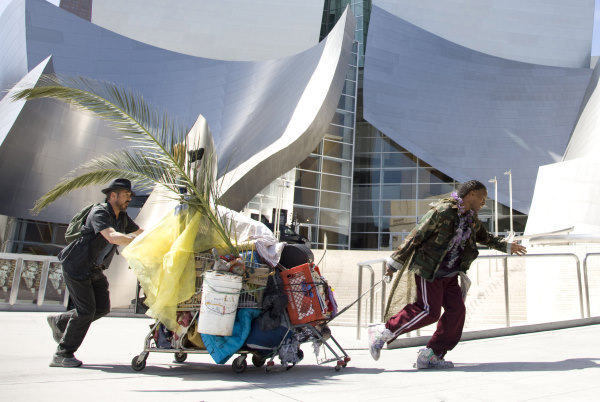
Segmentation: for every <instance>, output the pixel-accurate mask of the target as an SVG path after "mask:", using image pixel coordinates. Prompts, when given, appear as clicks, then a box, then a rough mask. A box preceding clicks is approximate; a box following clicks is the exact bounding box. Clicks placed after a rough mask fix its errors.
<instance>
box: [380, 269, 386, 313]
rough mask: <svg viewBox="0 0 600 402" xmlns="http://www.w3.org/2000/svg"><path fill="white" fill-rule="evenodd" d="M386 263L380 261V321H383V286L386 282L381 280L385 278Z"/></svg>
mask: <svg viewBox="0 0 600 402" xmlns="http://www.w3.org/2000/svg"><path fill="white" fill-rule="evenodd" d="M385 271H386V263H385V261H383V262H382V263H381V279H382V280H381V322H385V286H386V283H385V281H384V280H383V278H385Z"/></svg>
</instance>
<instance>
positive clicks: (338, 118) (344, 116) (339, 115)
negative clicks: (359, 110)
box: [331, 110, 354, 127]
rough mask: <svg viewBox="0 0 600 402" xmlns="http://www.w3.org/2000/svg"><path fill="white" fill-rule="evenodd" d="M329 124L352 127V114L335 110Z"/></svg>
mask: <svg viewBox="0 0 600 402" xmlns="http://www.w3.org/2000/svg"><path fill="white" fill-rule="evenodd" d="M331 123H333V124H337V125H340V126H345V127H354V113H350V112H344V111H340V110H336V111H335V114H334V115H333V119H331Z"/></svg>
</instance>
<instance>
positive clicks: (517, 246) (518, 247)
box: [510, 243, 527, 255]
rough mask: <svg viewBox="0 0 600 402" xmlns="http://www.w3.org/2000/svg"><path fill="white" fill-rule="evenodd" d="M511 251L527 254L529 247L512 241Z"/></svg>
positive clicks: (512, 252)
mask: <svg viewBox="0 0 600 402" xmlns="http://www.w3.org/2000/svg"><path fill="white" fill-rule="evenodd" d="M510 253H511V254H516V255H525V254H527V248H526V247H524V246H522V245H520V244H519V243H511V245H510Z"/></svg>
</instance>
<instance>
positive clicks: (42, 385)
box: [0, 312, 600, 402]
mask: <svg viewBox="0 0 600 402" xmlns="http://www.w3.org/2000/svg"><path fill="white" fill-rule="evenodd" d="M45 316H46V314H45V313H22V312H0V328H2V330H1V331H2V332H1V335H0V362H1V363H0V395H2V400H3V401H11V402H12V401H41V400H43V401H61V402H62V401H65V402H67V401H77V402H82V401H85V402H91V401H107V400H111V401H115V402H116V401H144V402H150V401H161V402H164V401H240V400H259V401H287V400H290V401H328V400H329V401H338V400H345V401H387V400H390V401H391V400H407V401H598V400H600V381H599V379H600V325H590V326H585V327H578V328H570V329H563V330H555V331H547V332H540V333H534V334H526V335H513V336H508V337H500V338H492V339H485V340H473V341H465V342H462V343H461V344H459V346H458V347H457V348H456V349H455V350H454V351H453V352H451V353H450V354H449V355H448V358H449V359H451V360H453V361H454V362H455V364H456V367H455V368H454V369H452V370H443V371H442V370H438V371H425V370H420V371H417V370H416V369H413V368H412V364H413V362H414V360H415V357H416V354H417V350H418V349H419V348H418V347H410V348H403V349H393V350H384V351H383V353H382V356H381V359H380V360H379V361H377V362H375V361H373V360H372V359H371V357H370V355H369V352H368V350H366V348H365V347H364V337H363V341H359V342H357V341H356V339H355V338H356V332H355V330H354V329H351V328H344V327H333V328H332V331H333V335H334V336H336V337H337V338H338V341H339V342H340V343H341V344H342V346H344V347H346V348H347V349H348V353H349V354H350V356H351V357H352V361H351V362H350V363H349V364H348V366H347V367H346V368H344V369H342V370H341V371H340V372H336V371H335V370H334V369H333V364H332V363H329V364H325V365H318V364H317V363H316V360H315V357H314V354H313V353H312V346H311V345H310V344H304V345H303V347H302V349H303V350H304V352H305V356H306V357H305V359H304V360H303V361H302V362H300V363H299V364H298V365H297V366H296V367H294V368H292V369H291V370H289V371H285V370H284V369H282V367H281V366H277V365H276V366H275V368H274V369H273V370H272V371H271V372H270V373H265V371H264V369H262V368H260V369H259V368H255V367H253V366H252V365H249V367H248V369H247V370H246V371H245V372H244V373H242V374H236V373H234V372H233V371H232V370H231V365H230V364H226V365H216V364H214V363H213V362H212V360H211V358H210V356H209V355H190V356H189V357H188V360H187V361H186V362H184V363H182V364H179V363H174V362H173V355H172V354H170V353H169V354H162V353H151V354H150V356H149V358H148V361H147V366H146V368H145V369H144V370H143V371H140V372H135V371H133V370H132V369H131V365H130V363H131V360H132V358H133V356H135V355H137V354H138V353H139V352H140V351H141V348H142V340H143V338H144V336H145V335H146V332H147V328H148V325H149V324H150V323H151V320H150V319H145V318H120V317H106V318H103V319H101V320H99V321H98V322H96V323H94V324H93V325H92V327H91V329H90V332H89V333H88V336H87V338H86V339H85V342H84V344H83V346H82V347H81V349H80V350H79V352H78V353H77V357H78V358H79V359H81V360H83V362H84V365H83V366H82V367H81V368H76V369H65V368H51V367H48V363H49V361H50V357H51V355H52V353H53V351H54V347H55V344H54V342H53V340H52V337H51V334H50V330H49V328H48V326H47V324H46V320H45ZM356 348H358V349H356Z"/></svg>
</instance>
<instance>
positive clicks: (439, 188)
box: [419, 183, 454, 198]
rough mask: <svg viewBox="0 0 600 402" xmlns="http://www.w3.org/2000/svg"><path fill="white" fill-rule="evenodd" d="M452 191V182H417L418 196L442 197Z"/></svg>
mask: <svg viewBox="0 0 600 402" xmlns="http://www.w3.org/2000/svg"><path fill="white" fill-rule="evenodd" d="M452 191H454V185H453V184H447V183H446V184H419V198H444V197H446V196H448V195H450V193H452Z"/></svg>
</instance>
